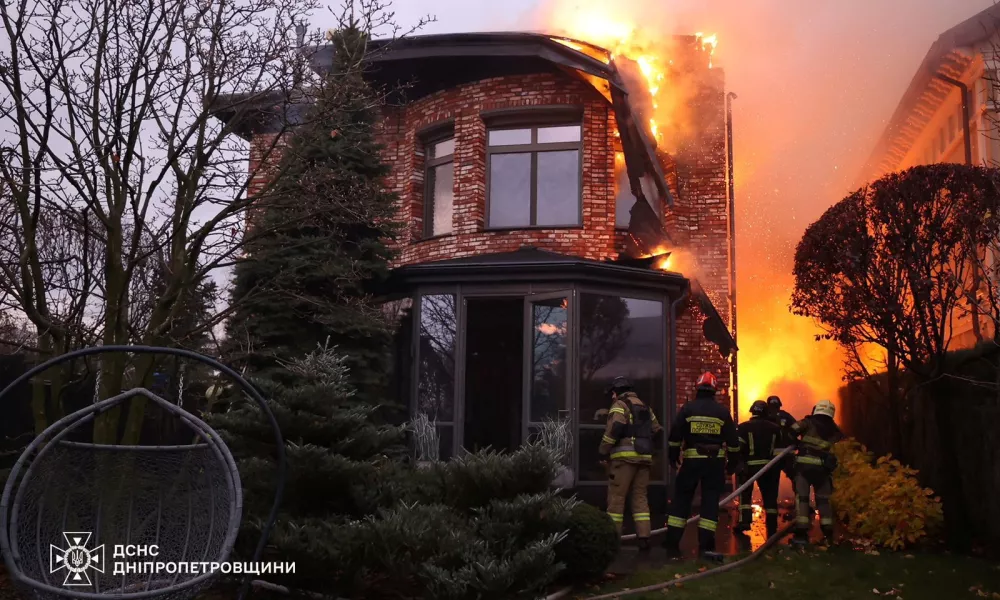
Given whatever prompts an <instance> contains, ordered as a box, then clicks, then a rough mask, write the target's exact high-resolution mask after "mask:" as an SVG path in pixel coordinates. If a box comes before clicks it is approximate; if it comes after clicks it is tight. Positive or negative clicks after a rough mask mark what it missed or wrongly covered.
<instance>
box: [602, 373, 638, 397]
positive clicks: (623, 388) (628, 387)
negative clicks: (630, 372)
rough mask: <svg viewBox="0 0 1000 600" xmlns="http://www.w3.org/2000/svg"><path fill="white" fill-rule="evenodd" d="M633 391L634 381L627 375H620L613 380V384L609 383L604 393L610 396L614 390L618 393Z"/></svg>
mask: <svg viewBox="0 0 1000 600" xmlns="http://www.w3.org/2000/svg"><path fill="white" fill-rule="evenodd" d="M631 391H632V382H630V381H629V380H628V379H626V378H625V377H622V376H618V377H615V378H614V379H613V380H612V381H611V384H610V385H608V387H607V389H606V390H604V393H605V394H607V395H609V396H610V395H611V393H612V392H614V393H616V394H621V393H622V392H631Z"/></svg>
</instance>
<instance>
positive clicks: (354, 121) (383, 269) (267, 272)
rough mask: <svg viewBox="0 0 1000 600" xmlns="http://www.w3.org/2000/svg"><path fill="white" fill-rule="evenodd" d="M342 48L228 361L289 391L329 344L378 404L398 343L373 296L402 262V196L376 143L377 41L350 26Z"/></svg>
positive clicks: (287, 180)
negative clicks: (299, 366) (369, 65)
mask: <svg viewBox="0 0 1000 600" xmlns="http://www.w3.org/2000/svg"><path fill="white" fill-rule="evenodd" d="M331 37H332V39H331V41H332V44H333V47H334V59H333V61H334V62H333V68H332V70H331V72H330V74H329V75H328V77H327V78H326V80H325V82H323V84H322V86H323V87H322V89H321V90H320V92H319V94H318V96H319V100H318V102H317V104H316V105H315V106H314V107H313V108H312V109H311V111H310V113H309V117H308V118H307V121H306V123H307V126H303V127H300V128H299V129H298V130H296V132H295V134H294V136H293V137H292V138H291V139H290V141H289V146H288V147H287V149H286V150H285V153H284V156H283V161H284V164H283V166H282V167H281V168H280V169H279V171H280V173H281V177H280V180H279V181H278V182H277V185H276V186H275V190H274V192H273V193H271V194H269V195H268V197H267V198H265V199H262V200H261V202H262V206H261V212H260V213H259V214H258V216H257V220H256V221H255V222H254V223H253V224H252V228H251V229H252V231H253V232H255V234H254V235H257V236H258V237H257V239H255V240H253V241H251V242H250V243H248V245H247V248H248V251H247V256H246V258H245V259H244V260H242V261H241V262H239V263H238V264H237V265H236V267H235V283H234V300H235V299H244V300H245V301H243V302H239V301H238V302H237V304H238V305H239V309H238V310H237V311H236V312H235V314H234V316H233V318H232V319H231V320H230V324H229V328H228V335H227V337H228V338H229V343H228V350H229V351H228V352H227V354H228V358H229V360H230V361H232V362H235V363H240V364H242V365H245V367H246V368H247V369H248V370H249V371H250V372H252V373H254V374H255V376H256V377H257V378H258V379H271V378H277V379H278V382H279V383H280V382H281V381H280V377H281V376H282V375H281V374H282V373H283V372H284V370H283V369H281V368H280V362H281V361H288V360H291V359H292V358H294V357H297V356H301V355H303V354H305V353H307V352H309V351H310V350H312V349H314V348H315V347H316V346H317V344H320V345H322V344H324V343H326V340H327V339H329V340H330V343H331V344H332V345H335V346H337V347H338V348H339V351H340V353H342V354H344V355H345V356H346V364H347V366H348V367H349V371H350V377H351V383H352V384H353V385H354V387H355V388H356V389H357V390H358V398H359V399H361V400H368V401H374V400H375V399H378V398H379V396H380V392H381V389H382V388H383V387H384V385H385V381H386V374H387V371H388V368H389V354H388V349H389V346H390V340H391V336H390V331H389V328H388V324H387V322H386V319H385V318H384V317H383V315H382V313H381V311H380V310H379V308H378V307H377V306H374V305H373V303H372V302H371V300H370V296H369V293H370V290H371V287H370V286H371V285H372V284H373V283H375V282H377V281H378V280H380V279H381V278H383V277H384V276H385V275H386V274H387V272H388V264H389V261H390V260H391V259H392V257H393V250H392V240H393V239H394V237H395V235H396V232H397V228H398V226H397V224H396V223H395V221H394V218H395V195H394V194H393V193H391V192H389V191H387V189H386V184H385V177H386V176H387V175H388V173H389V168H388V167H387V166H386V165H385V164H384V163H383V162H382V160H381V157H380V149H381V148H380V146H379V144H378V143H377V141H376V139H375V134H376V124H377V119H378V109H379V105H380V99H379V97H378V96H377V94H376V92H375V91H374V90H373V89H372V88H371V87H370V86H369V84H368V83H367V82H366V80H365V78H364V70H365V68H366V63H365V55H364V51H365V45H366V35H365V34H364V33H363V32H362V31H361V30H360V29H359V28H358V27H357V26H356V25H354V24H350V25H349V26H348V27H345V28H344V29H341V30H340V31H338V32H337V33H336V34H335V35H333V36H331Z"/></svg>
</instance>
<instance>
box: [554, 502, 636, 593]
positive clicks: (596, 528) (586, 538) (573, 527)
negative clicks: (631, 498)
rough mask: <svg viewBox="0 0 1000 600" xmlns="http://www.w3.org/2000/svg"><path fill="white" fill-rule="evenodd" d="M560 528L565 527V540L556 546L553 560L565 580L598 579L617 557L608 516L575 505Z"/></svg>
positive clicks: (604, 513)
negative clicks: (560, 568) (561, 569)
mask: <svg viewBox="0 0 1000 600" xmlns="http://www.w3.org/2000/svg"><path fill="white" fill-rule="evenodd" d="M560 525H561V526H563V527H565V530H566V538H565V539H563V540H562V541H561V542H560V543H559V545H558V546H556V560H558V561H559V562H561V563H562V564H563V565H565V574H566V576H567V577H568V578H570V579H571V580H573V581H586V580H590V579H594V578H596V577H599V576H600V575H602V574H603V573H604V571H605V570H607V568H608V566H610V565H611V561H613V560H614V559H615V556H617V555H618V547H619V544H620V543H621V539H620V538H619V537H618V532H617V531H616V530H615V524H614V523H613V522H612V521H611V518H610V517H609V516H608V514H607V513H606V512H604V511H601V510H598V509H597V508H594V507H593V506H591V505H589V504H579V505H577V506H576V507H575V508H574V509H573V511H572V512H571V513H570V514H569V515H568V517H567V518H566V519H565V520H564V521H562V522H561V523H560Z"/></svg>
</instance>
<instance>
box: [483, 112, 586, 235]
mask: <svg viewBox="0 0 1000 600" xmlns="http://www.w3.org/2000/svg"><path fill="white" fill-rule="evenodd" d="M482 117H483V121H484V122H485V124H486V140H485V142H486V144H485V146H486V213H485V215H484V219H483V222H484V223H485V229H486V230H488V231H503V230H511V229H579V228H582V227H583V181H584V178H583V151H584V136H585V131H584V122H583V111H582V110H581V109H579V108H577V107H538V108H537V109H535V110H530V111H527V112H510V111H494V112H493V114H489V113H483V115H482ZM574 125H575V126H578V127H579V128H580V140H579V141H577V142H549V143H539V142H538V130H539V129H545V128H548V127H566V126H574ZM516 129H528V130H530V131H531V141H530V142H529V143H527V144H512V145H504V146H492V145H490V132H491V131H503V130H508V131H509V130H516ZM573 150H575V151H576V152H577V158H578V163H577V208H578V211H577V215H578V218H577V222H576V223H563V224H552V225H539V224H538V155H539V153H541V152H560V151H563V152H566V151H573ZM495 154H529V155H530V156H531V167H530V168H531V174H530V177H529V186H530V196H529V200H528V206H529V209H528V210H529V216H528V224H526V225H497V226H494V225H492V224H491V223H490V206H491V201H492V198H491V196H492V193H491V192H492V181H491V180H492V171H493V167H492V165H493V156H494V155H495Z"/></svg>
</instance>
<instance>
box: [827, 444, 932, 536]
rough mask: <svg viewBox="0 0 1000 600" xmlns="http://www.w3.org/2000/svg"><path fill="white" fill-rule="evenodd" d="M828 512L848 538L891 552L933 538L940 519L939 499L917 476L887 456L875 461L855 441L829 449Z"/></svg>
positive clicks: (865, 449) (866, 450) (911, 470)
mask: <svg viewBox="0 0 1000 600" xmlns="http://www.w3.org/2000/svg"><path fill="white" fill-rule="evenodd" d="M834 451H835V452H836V454H837V459H838V461H839V463H840V464H839V466H838V467H837V470H836V472H835V473H834V492H833V497H832V501H833V507H834V510H835V511H836V513H837V517H838V518H839V519H840V520H841V522H843V523H844V524H845V525H846V527H847V531H848V533H849V534H851V535H853V536H855V537H859V538H861V539H863V540H866V541H868V542H870V543H871V544H873V545H875V546H882V547H885V548H889V549H891V550H900V549H903V548H905V547H907V546H910V545H913V544H915V543H917V542H919V541H921V540H923V539H925V538H927V537H928V535H930V534H932V533H935V532H936V531H937V529H938V528H939V527H940V526H941V524H942V522H943V518H944V514H943V511H942V509H941V499H940V498H938V497H936V496H934V491H933V490H930V489H927V488H922V487H920V484H919V483H918V482H917V471H916V469H911V468H909V467H906V466H904V465H903V464H901V463H900V462H899V461H898V460H894V459H893V458H892V456H891V455H888V456H883V457H881V458H879V459H878V460H875V458H874V455H873V454H872V453H870V452H869V451H868V449H867V448H865V447H864V446H862V445H861V444H860V443H858V442H856V441H854V440H846V441H844V442H841V443H839V444H837V445H836V446H835V447H834Z"/></svg>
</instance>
